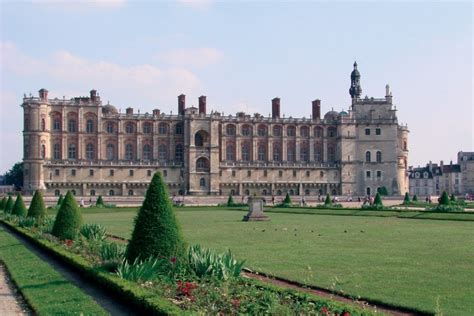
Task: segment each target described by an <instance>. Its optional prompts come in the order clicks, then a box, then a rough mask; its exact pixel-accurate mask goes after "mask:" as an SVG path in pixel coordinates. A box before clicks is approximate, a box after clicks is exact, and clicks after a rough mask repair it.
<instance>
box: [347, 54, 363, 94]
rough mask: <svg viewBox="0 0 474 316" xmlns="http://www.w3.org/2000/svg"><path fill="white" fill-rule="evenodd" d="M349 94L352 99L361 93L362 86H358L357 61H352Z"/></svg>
mask: <svg viewBox="0 0 474 316" xmlns="http://www.w3.org/2000/svg"><path fill="white" fill-rule="evenodd" d="M349 94H350V95H351V98H352V99H358V98H360V95H361V94H362V88H361V86H360V73H359V70H357V62H354V70H352V72H351V87H350V89H349Z"/></svg>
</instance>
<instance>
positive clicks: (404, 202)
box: [403, 192, 410, 204]
mask: <svg viewBox="0 0 474 316" xmlns="http://www.w3.org/2000/svg"><path fill="white" fill-rule="evenodd" d="M403 204H410V195H409V194H408V192H406V193H405V198H404V199H403Z"/></svg>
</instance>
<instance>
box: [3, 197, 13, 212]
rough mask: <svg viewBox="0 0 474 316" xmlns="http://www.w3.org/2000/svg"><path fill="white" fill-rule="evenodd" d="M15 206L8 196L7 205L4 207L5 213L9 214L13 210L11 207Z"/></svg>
mask: <svg viewBox="0 0 474 316" xmlns="http://www.w3.org/2000/svg"><path fill="white" fill-rule="evenodd" d="M14 204H15V202H13V198H12V196H11V195H9V196H8V200H7V204H6V206H5V213H7V214H8V213H10V214H11V212H12V210H13V205H14Z"/></svg>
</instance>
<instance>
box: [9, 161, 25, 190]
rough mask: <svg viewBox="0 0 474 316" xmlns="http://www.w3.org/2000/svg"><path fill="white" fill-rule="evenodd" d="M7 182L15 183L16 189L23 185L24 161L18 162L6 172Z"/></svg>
mask: <svg viewBox="0 0 474 316" xmlns="http://www.w3.org/2000/svg"><path fill="white" fill-rule="evenodd" d="M4 176H5V183H6V184H13V185H15V188H16V190H20V189H21V188H22V187H23V163H22V162H17V163H15V164H14V165H13V167H12V168H11V169H10V170H8V171H7V172H6V173H5V175H4Z"/></svg>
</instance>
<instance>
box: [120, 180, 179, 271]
mask: <svg viewBox="0 0 474 316" xmlns="http://www.w3.org/2000/svg"><path fill="white" fill-rule="evenodd" d="M184 255H185V244H184V241H183V237H182V232H181V228H180V226H179V224H178V221H177V220H176V216H175V214H174V211H173V208H172V206H171V201H170V199H169V197H168V192H167V189H166V185H165V183H164V181H163V178H162V177H161V174H160V173H159V172H157V173H155V175H154V176H153V179H152V180H151V183H150V186H149V187H148V190H147V191H146V195H145V201H144V202H143V205H142V207H141V208H140V210H139V211H138V215H137V217H136V218H135V227H134V229H133V233H132V238H131V240H130V242H129V243H128V247H127V253H126V257H127V259H128V261H129V262H133V261H134V260H135V259H137V258H139V259H142V260H144V259H147V258H149V257H159V258H170V259H171V258H184Z"/></svg>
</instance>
